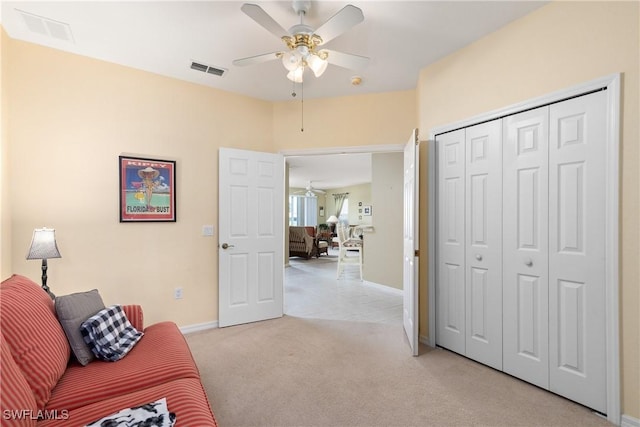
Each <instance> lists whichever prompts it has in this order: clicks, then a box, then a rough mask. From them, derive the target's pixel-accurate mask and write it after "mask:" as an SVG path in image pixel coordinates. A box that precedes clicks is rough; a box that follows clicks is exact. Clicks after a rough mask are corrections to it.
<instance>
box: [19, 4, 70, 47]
mask: <svg viewBox="0 0 640 427" xmlns="http://www.w3.org/2000/svg"><path fill="white" fill-rule="evenodd" d="M16 12H18V13H19V14H20V15H21V16H22V20H23V21H24V23H25V25H26V26H27V28H28V29H29V31H31V32H32V33H36V34H40V35H43V36H47V37H51V38H53V39H56V40H62V41H65V42H71V43H74V40H73V34H72V33H71V27H70V26H69V24H65V23H64V22H60V21H54V20H53V19H49V18H45V17H43V16H38V15H34V14H33V13H29V12H25V11H24V10H20V9H16Z"/></svg>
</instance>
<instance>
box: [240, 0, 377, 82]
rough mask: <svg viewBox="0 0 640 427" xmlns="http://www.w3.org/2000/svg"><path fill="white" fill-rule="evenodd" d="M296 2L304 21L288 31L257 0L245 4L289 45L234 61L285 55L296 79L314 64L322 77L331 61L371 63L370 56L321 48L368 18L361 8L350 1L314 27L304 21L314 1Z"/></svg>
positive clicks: (249, 61)
mask: <svg viewBox="0 0 640 427" xmlns="http://www.w3.org/2000/svg"><path fill="white" fill-rule="evenodd" d="M292 6H293V10H294V11H295V12H296V14H297V15H298V16H299V17H300V23H299V24H296V25H294V26H292V27H291V28H289V31H287V30H285V29H284V28H283V27H282V26H281V25H280V24H278V23H277V22H276V21H275V20H274V19H273V18H272V17H271V16H270V15H269V14H267V12H265V11H264V9H262V8H261V7H260V6H258V5H257V4H252V3H245V4H243V5H242V7H241V8H240V9H241V10H242V11H243V12H244V13H245V14H246V15H247V16H249V17H250V18H251V19H253V20H254V21H256V22H257V23H258V24H259V25H261V26H262V27H263V28H264V29H266V30H267V31H269V32H270V33H271V34H273V35H275V36H276V37H278V38H279V39H281V40H282V41H283V42H284V43H285V45H286V49H285V50H281V51H276V52H269V53H263V54H261V55H256V56H250V57H248V58H242V59H236V60H235V61H233V64H234V65H239V66H244V65H253V64H259V63H262V62H266V61H271V60H274V59H281V60H282V64H283V65H284V67H285V68H286V69H287V70H288V71H289V73H288V74H287V78H289V80H292V81H294V82H296V83H302V77H303V74H304V71H305V68H306V67H308V68H310V69H311V71H313V74H314V75H315V76H316V77H320V76H321V75H322V73H324V71H325V70H326V69H327V66H328V64H329V63H331V64H333V65H337V66H339V67H343V68H347V69H351V70H359V69H362V68H363V67H365V66H366V65H367V64H368V63H369V58H367V57H366V56H360V55H353V54H350V53H344V52H338V51H334V50H330V49H324V48H322V49H321V48H320V46H322V45H324V44H325V43H327V42H329V41H330V40H333V39H334V38H336V37H338V36H339V35H341V34H343V33H344V32H346V31H347V30H349V29H350V28H352V27H353V26H355V25H357V24H359V23H360V22H362V21H364V15H363V14H362V10H361V9H359V8H357V7H355V6H353V5H347V6H345V7H343V8H342V9H341V10H340V11H338V13H336V14H335V15H333V16H332V17H331V18H329V19H328V20H327V21H326V22H325V23H324V24H322V25H320V27H318V28H317V29H315V30H314V29H313V28H311V27H310V26H308V25H306V24H305V23H304V17H305V15H306V14H307V12H308V11H309V8H310V7H311V1H310V0H294V1H293V5H292Z"/></svg>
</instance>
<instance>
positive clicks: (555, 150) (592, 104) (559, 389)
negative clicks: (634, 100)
mask: <svg viewBox="0 0 640 427" xmlns="http://www.w3.org/2000/svg"><path fill="white" fill-rule="evenodd" d="M605 105H606V94H605V92H602V91H601V92H596V93H592V94H589V95H585V96H581V97H578V98H574V99H570V100H567V101H564V102H561V103H558V104H554V105H552V106H551V107H550V140H549V250H550V255H549V311H550V316H549V322H550V324H549V334H550V336H549V339H550V344H549V345H550V348H549V352H550V389H551V391H553V392H555V393H558V394H561V395H564V396H567V397H569V398H571V399H573V400H575V401H577V402H579V403H582V404H584V405H586V406H588V407H590V408H594V409H597V410H599V411H602V412H606V353H605V345H606V341H605V313H604V307H605V306H604V301H605V272H604V259H605V252H604V237H605V236H604V231H605V204H604V203H603V201H604V200H605V179H606V177H605V161H606V146H605V138H606V135H605V124H606V123H605V120H606V119H605V118H606V110H605Z"/></svg>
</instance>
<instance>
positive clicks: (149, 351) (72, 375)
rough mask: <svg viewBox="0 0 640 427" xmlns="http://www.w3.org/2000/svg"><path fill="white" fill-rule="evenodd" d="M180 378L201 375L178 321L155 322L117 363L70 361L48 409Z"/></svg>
mask: <svg viewBox="0 0 640 427" xmlns="http://www.w3.org/2000/svg"><path fill="white" fill-rule="evenodd" d="M114 372H115V373H116V374H115V375H114ZM177 378H200V376H199V373H198V368H197V367H196V364H195V362H194V361H193V357H192V356H191V351H190V350H189V346H188V345H187V343H186V341H185V339H184V337H183V336H182V333H181V332H180V330H179V329H178V327H177V326H176V324H175V323H173V322H161V323H156V324H154V325H151V326H149V327H147V328H146V329H145V330H144V336H143V337H142V339H141V340H140V341H139V342H138V344H136V346H135V347H134V348H133V350H131V351H130V352H129V354H128V355H127V357H125V358H123V359H120V360H119V361H117V362H105V361H102V360H94V361H93V362H91V363H89V364H88V365H87V366H80V365H78V364H76V363H72V364H70V365H69V368H68V369H67V371H66V372H65V374H64V375H63V376H62V378H60V381H58V384H57V385H56V388H54V389H53V392H52V393H51V399H50V400H49V403H48V404H47V409H59V410H62V409H69V410H71V409H75V408H78V407H80V406H84V405H88V404H90V403H93V402H98V401H101V400H104V399H109V398H111V397H115V396H119V395H123V394H127V393H130V392H132V391H134V390H138V389H141V388H146V387H152V386H155V385H157V384H162V383H165V382H169V381H172V380H174V379H177ZM120 409H122V408H120ZM104 415H107V414H104ZM96 418H97V417H94V418H93V419H96ZM88 421H92V420H88Z"/></svg>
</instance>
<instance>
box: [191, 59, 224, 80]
mask: <svg viewBox="0 0 640 427" xmlns="http://www.w3.org/2000/svg"><path fill="white" fill-rule="evenodd" d="M191 69H192V70H197V71H202V72H203V73H208V74H213V75H214V76H219V77H222V76H223V75H224V73H226V72H227V70H226V69H224V68H218V67H212V66H211V65H205V64H200V63H199V62H193V61H192V62H191Z"/></svg>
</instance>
